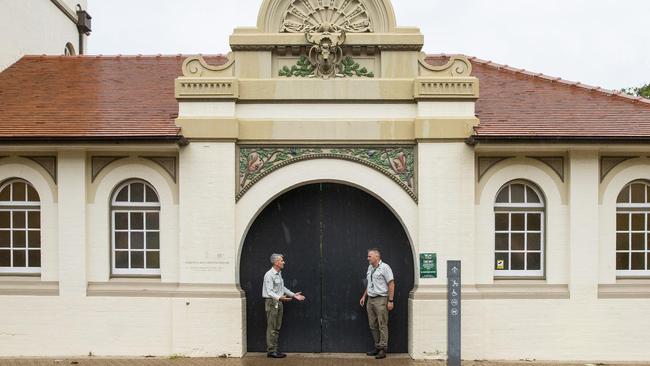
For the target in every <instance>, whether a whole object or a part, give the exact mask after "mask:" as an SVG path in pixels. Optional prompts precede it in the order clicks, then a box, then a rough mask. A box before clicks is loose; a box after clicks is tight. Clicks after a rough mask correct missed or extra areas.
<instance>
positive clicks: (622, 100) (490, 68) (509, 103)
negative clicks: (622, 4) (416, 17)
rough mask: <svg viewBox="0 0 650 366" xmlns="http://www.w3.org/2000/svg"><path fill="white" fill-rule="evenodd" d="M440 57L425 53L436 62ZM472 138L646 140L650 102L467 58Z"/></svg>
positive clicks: (649, 128)
mask: <svg viewBox="0 0 650 366" xmlns="http://www.w3.org/2000/svg"><path fill="white" fill-rule="evenodd" d="M445 58H446V56H444V55H431V56H429V57H428V61H429V62H431V63H435V64H439V63H441V62H442V61H443V59H445ZM469 60H470V61H471V62H472V66H473V75H474V76H476V77H478V79H479V81H480V97H479V99H478V101H477V103H476V114H477V115H478V117H479V119H480V124H479V126H478V127H477V128H476V135H477V138H478V139H482V138H485V139H487V138H501V139H503V138H515V139H536V138H554V139H561V138H566V139H576V140H580V139H592V140H599V139H627V140H629V139H638V140H645V139H650V100H647V99H643V98H637V97H632V96H628V95H627V94H624V93H622V92H616V91H610V90H605V89H601V88H598V87H592V86H588V85H584V84H581V83H577V82H570V81H566V80H562V79H561V78H554V77H550V76H546V75H543V74H536V73H532V72H529V71H526V70H523V69H516V68H513V67H509V66H507V65H500V64H496V63H493V62H490V61H485V60H481V59H478V58H476V57H469Z"/></svg>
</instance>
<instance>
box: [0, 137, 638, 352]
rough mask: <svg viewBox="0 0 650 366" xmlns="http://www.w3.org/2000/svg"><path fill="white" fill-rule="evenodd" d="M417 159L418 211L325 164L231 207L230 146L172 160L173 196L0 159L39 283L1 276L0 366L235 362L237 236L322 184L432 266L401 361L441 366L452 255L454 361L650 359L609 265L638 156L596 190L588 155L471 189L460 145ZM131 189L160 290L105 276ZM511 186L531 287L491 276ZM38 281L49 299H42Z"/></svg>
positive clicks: (196, 149)
mask: <svg viewBox="0 0 650 366" xmlns="http://www.w3.org/2000/svg"><path fill="white" fill-rule="evenodd" d="M133 148H134V149H135V147H133ZM145 152H147V151H142V153H145ZM151 152H152V151H149V153H151ZM417 154H418V155H417V162H418V171H419V174H418V188H419V202H418V203H416V202H415V201H414V200H413V199H411V197H409V196H408V194H406V193H405V192H404V191H403V190H402V189H401V188H400V187H399V186H398V185H397V184H395V183H394V182H393V181H391V180H390V179H389V178H387V177H385V176H384V175H382V174H380V173H378V172H377V171H375V170H372V169H370V168H368V167H365V166H361V165H358V164H356V163H353V162H350V161H343V160H331V159H322V160H309V161H302V162H299V163H295V164H292V165H289V166H287V167H283V168H282V169H279V170H277V171H274V172H273V173H271V174H269V175H268V176H266V177H265V178H264V179H262V180H261V181H260V182H258V183H257V184H256V185H254V186H253V187H252V188H251V189H250V190H249V191H248V192H247V193H246V194H245V195H244V196H243V197H242V198H241V199H240V200H239V202H237V203H235V201H234V196H235V185H236V172H237V167H236V165H235V163H236V162H237V161H238V160H237V158H236V146H235V144H234V142H206V141H203V142H202V141H194V142H192V143H190V144H189V145H188V146H185V147H183V148H180V152H179V158H180V161H179V168H180V170H179V174H178V183H175V182H174V181H173V180H172V179H171V177H170V176H169V175H167V173H166V172H165V171H163V170H162V169H161V168H160V167H158V166H157V165H155V164H153V163H152V162H150V161H147V160H143V159H140V158H135V157H131V158H127V159H123V160H120V161H118V162H114V163H112V164H111V165H109V166H108V167H106V168H105V169H104V170H103V171H102V172H101V173H100V174H99V175H98V176H97V178H96V179H95V181H94V182H91V181H90V178H89V177H88V176H89V169H90V165H89V163H88V161H89V155H90V153H87V152H86V151H85V150H83V149H76V150H71V149H68V150H61V151H59V152H58V158H59V161H58V164H59V165H58V172H59V175H58V178H59V179H58V183H57V184H55V183H54V181H53V180H52V178H51V177H49V175H48V174H47V173H46V172H45V170H44V169H43V168H41V167H40V166H38V165H37V164H36V163H34V162H32V161H30V160H27V159H24V158H19V157H15V156H14V157H9V158H3V159H0V180H4V179H7V178H11V177H19V178H22V179H26V180H28V181H30V182H31V183H32V184H33V185H34V186H35V187H36V189H37V190H38V192H39V194H40V196H41V205H42V212H43V216H42V217H43V219H42V228H43V268H42V276H41V278H40V279H39V278H31V279H29V280H26V279H25V278H22V279H21V278H19V277H15V276H13V277H6V276H3V277H0V293H1V292H2V291H16V289H17V288H18V289H20V290H21V291H23V292H22V295H21V296H15V295H7V294H6V293H5V295H0V300H1V301H0V313H2V314H3V317H2V318H1V319H0V329H2V330H3V332H2V335H0V349H1V350H2V351H1V352H0V355H2V356H25V355H31V356H35V355H38V356H61V355H65V356H74V355H86V354H88V352H92V353H93V354H95V355H107V356H108V355H111V356H142V355H147V354H151V355H160V356H164V355H171V354H183V355H188V356H218V355H222V354H227V355H231V356H235V357H237V356H241V355H243V354H244V353H245V350H246V344H245V329H246V326H245V315H244V311H245V302H244V301H245V299H244V298H243V297H242V294H241V293H240V292H239V290H238V289H237V283H238V278H237V277H238V272H239V255H240V254H239V252H240V246H241V243H242V242H243V240H244V238H245V234H246V231H247V229H248V227H249V225H250V224H251V223H252V222H253V220H254V218H255V217H256V216H257V214H258V213H259V212H260V211H261V210H262V209H263V207H264V206H265V205H266V204H267V203H268V202H270V201H271V200H273V199H274V198H275V197H277V196H278V195H280V194H282V193H283V192H286V191H287V190H290V189H292V188H294V187H297V186H300V185H302V184H308V183H311V182H319V181H326V182H340V183H343V184H350V185H353V186H356V187H359V188H361V189H363V190H365V191H367V192H369V193H371V194H373V195H374V196H375V197H377V198H379V199H380V200H381V201H382V202H384V203H385V204H386V205H387V206H388V207H389V208H390V209H391V210H392V211H393V212H394V213H395V215H396V217H397V218H398V219H399V220H400V221H401V222H402V224H403V225H404V227H405V230H406V232H407V233H408V235H409V238H410V239H411V242H412V244H413V248H414V251H415V253H414V255H415V256H416V258H415V259H417V255H418V253H420V252H435V253H438V259H439V260H438V266H439V276H438V278H437V279H416V285H417V287H416V289H415V291H414V292H413V295H412V298H411V299H409V304H408V306H409V309H410V314H409V317H410V319H409V324H410V355H411V356H412V357H414V358H417V359H422V358H444V357H445V353H446V323H445V322H446V300H445V294H446V293H445V282H446V273H445V269H444V268H445V261H446V260H447V259H457V258H460V259H461V260H463V263H464V266H463V268H464V272H463V280H464V287H463V294H464V295H463V296H464V303H463V358H464V359H510V360H518V359H533V358H534V359H538V360H543V359H555V360H571V361H578V360H596V361H603V362H611V361H642V360H647V359H650V350H649V349H647V348H645V347H639V346H638V345H639V344H645V343H647V342H648V341H650V338H649V336H648V335H647V331H646V329H648V328H649V327H650V317H648V316H647V314H650V303H648V301H647V299H648V297H650V292H649V291H648V284H649V282H648V280H644V279H640V280H636V281H630V280H622V279H617V278H616V275H615V269H614V256H613V250H614V246H613V245H614V239H613V238H614V230H615V227H614V218H615V199H616V196H617V195H618V192H619V191H620V189H621V188H622V187H623V186H624V185H625V184H627V183H629V182H631V181H633V180H636V179H650V173H648V171H650V170H649V169H648V167H650V161H649V160H648V159H646V158H639V159H632V160H629V161H626V162H625V163H622V164H620V165H619V166H617V167H616V168H614V169H613V170H612V171H611V172H610V173H609V175H608V176H607V177H606V178H605V180H603V182H602V183H600V182H599V165H598V162H599V158H600V157H599V155H598V154H597V153H596V152H595V151H588V150H587V151H578V152H574V151H570V152H569V153H568V155H567V156H568V158H567V159H566V164H567V171H568V172H569V174H568V175H567V176H566V179H565V181H564V182H563V181H562V180H561V179H560V178H559V176H558V175H557V174H556V173H555V172H554V171H552V170H551V169H550V168H549V167H548V166H546V165H544V164H543V163H541V162H539V161H537V160H534V159H530V158H525V157H523V156H526V154H525V153H524V152H519V154H517V155H518V156H521V157H518V158H514V159H508V160H505V161H502V162H500V163H498V164H496V165H495V166H493V167H492V168H491V169H490V170H488V172H487V173H486V174H485V175H483V177H482V178H481V180H480V181H478V180H477V177H476V166H475V159H476V154H475V152H474V151H473V149H472V148H471V147H470V146H467V145H466V144H465V143H463V142H432V141H429V142H424V141H422V142H420V143H419V144H418V147H417ZM9 155H15V153H14V154H12V153H9ZM83 177H87V179H83ZM129 178H139V179H144V180H146V181H148V182H149V183H151V184H152V185H153V186H154V187H155V189H156V191H157V192H158V194H159V197H160V200H161V224H162V226H163V235H162V239H161V240H162V244H161V245H162V248H163V254H162V261H161V263H162V268H161V271H162V275H161V278H160V279H137V278H130V279H115V278H110V274H109V273H110V272H109V271H110V269H109V268H110V259H109V246H110V242H109V239H108V233H109V230H110V229H109V223H110V220H109V219H108V200H109V197H110V195H111V193H112V192H113V189H114V188H115V186H116V185H118V184H119V183H120V182H122V181H124V180H126V179H129ZM515 179H525V180H528V181H530V182H532V183H534V184H535V185H537V186H538V187H539V189H540V190H541V191H542V192H543V195H544V198H545V202H546V212H547V215H546V216H547V221H546V229H547V230H546V278H545V279H542V280H519V281H517V280H495V279H494V273H493V263H492V262H493V247H494V239H493V238H494V235H493V230H494V208H493V205H494V200H495V196H496V193H497V192H498V190H499V189H500V188H501V187H502V186H503V185H504V184H506V183H507V182H509V181H512V180H515ZM84 192H85V193H84ZM84 222H85V224H83V223H84ZM80 223H81V224H80ZM416 263H417V262H416ZM51 284H54V286H56V287H57V288H58V295H57V294H45V293H43V292H42V291H41V290H42V289H43V288H45V287H46V286H51ZM192 286H198V287H192ZM621 289H622V290H624V292H623V293H621V292H616V291H617V290H621ZM612 291H614V292H612ZM39 294H40V295H39ZM215 309H218V311H216V310H215ZM61 329H65V330H66V334H65V337H61V336H60V330H61ZM35 343H36V344H40V345H41V346H40V347H39V348H38V349H34V347H33V346H32V345H33V344H35Z"/></svg>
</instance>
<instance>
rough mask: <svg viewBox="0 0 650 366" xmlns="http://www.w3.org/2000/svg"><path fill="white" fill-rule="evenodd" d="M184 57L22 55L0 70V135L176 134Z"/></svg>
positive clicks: (29, 137)
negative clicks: (177, 85)
mask: <svg viewBox="0 0 650 366" xmlns="http://www.w3.org/2000/svg"><path fill="white" fill-rule="evenodd" d="M185 57H186V56H182V55H178V56H26V57H23V58H22V59H20V60H19V61H18V62H16V63H15V64H13V65H12V66H10V67H9V68H8V69H6V70H5V71H3V72H2V73H0V138H2V139H4V140H14V141H17V140H21V139H27V140H32V139H36V140H38V139H72V140H74V139H90V140H97V139H107V140H110V139H121V138H131V139H172V140H173V139H179V137H180V136H179V129H178V128H177V127H176V126H175V125H174V121H173V120H174V118H176V116H177V114H178V103H177V102H176V99H175V98H174V79H175V78H176V77H178V76H179V75H180V74H181V64H182V62H183V60H184V59H185ZM221 59H223V57H211V58H210V61H211V62H213V63H219V62H220V61H221ZM224 62H225V61H224Z"/></svg>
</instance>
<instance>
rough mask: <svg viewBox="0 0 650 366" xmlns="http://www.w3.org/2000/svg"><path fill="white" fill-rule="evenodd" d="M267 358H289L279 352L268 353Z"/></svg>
mask: <svg viewBox="0 0 650 366" xmlns="http://www.w3.org/2000/svg"><path fill="white" fill-rule="evenodd" d="M266 357H269V358H285V357H287V355H285V354H284V353H280V352H278V351H273V352H269V353H267V354H266Z"/></svg>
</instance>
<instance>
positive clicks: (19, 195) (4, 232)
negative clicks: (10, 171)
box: [0, 179, 41, 274]
mask: <svg viewBox="0 0 650 366" xmlns="http://www.w3.org/2000/svg"><path fill="white" fill-rule="evenodd" d="M40 272H41V202H40V198H39V196H38V193H37V192H36V189H34V187H33V186H32V185H31V184H29V182H27V181H25V180H22V179H12V180H9V181H6V182H4V183H3V184H2V185H0V273H14V274H38V273H40Z"/></svg>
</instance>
